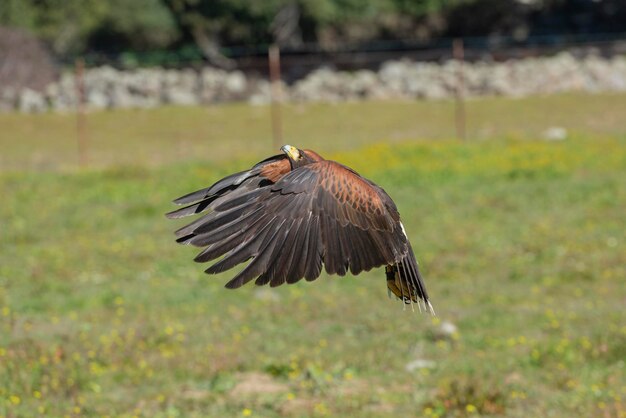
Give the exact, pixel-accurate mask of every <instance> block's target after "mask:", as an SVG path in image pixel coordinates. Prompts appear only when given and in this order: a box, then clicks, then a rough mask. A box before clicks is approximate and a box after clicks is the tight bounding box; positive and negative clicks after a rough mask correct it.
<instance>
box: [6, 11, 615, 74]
mask: <svg viewBox="0 0 626 418" xmlns="http://www.w3.org/2000/svg"><path fill="white" fill-rule="evenodd" d="M0 26H9V27H18V28H23V29H25V30H28V31H30V32H31V33H33V34H35V35H36V36H37V37H39V38H40V39H42V40H43V41H44V42H46V43H47V44H48V45H49V46H50V48H51V49H52V50H53V51H54V52H55V53H56V54H57V55H58V56H61V57H67V56H72V55H75V54H82V53H85V52H103V53H112V54H116V53H120V52H122V51H135V52H141V51H152V50H174V49H179V48H182V47H184V46H189V45H193V46H194V47H197V48H199V49H200V50H201V51H202V53H203V55H204V56H205V57H206V58H208V59H209V60H211V61H214V63H216V64H219V65H223V66H228V65H230V63H229V60H228V58H226V57H225V56H224V55H223V54H222V53H221V50H222V47H223V46H228V45H266V44H268V43H272V42H277V43H279V44H281V45H284V46H290V47H295V48H297V47H299V46H301V45H303V44H304V43H307V42H314V43H318V44H320V45H321V46H322V47H323V48H332V47H333V46H335V45H337V44H342V43H346V42H348V43H367V42H372V41H375V40H398V39H403V40H406V39H410V40H416V41H424V42H427V41H429V40H434V39H437V38H439V37H447V36H485V35H493V34H497V35H504V36H513V37H516V38H519V39H520V40H523V39H524V37H528V36H531V35H537V34H555V33H606V32H618V31H623V32H626V1H624V0H258V1H257V0H2V1H0Z"/></svg>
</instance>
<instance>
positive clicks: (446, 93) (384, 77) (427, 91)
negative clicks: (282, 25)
mask: <svg viewBox="0 0 626 418" xmlns="http://www.w3.org/2000/svg"><path fill="white" fill-rule="evenodd" d="M458 68H459V63H458V62H456V61H447V62H444V63H426V62H417V63H416V62H410V61H388V62H386V63H384V64H383V65H382V66H381V68H380V69H379V70H378V71H370V70H360V71H356V72H342V71H334V70H331V69H328V68H320V69H318V70H315V71H313V72H311V73H309V74H308V75H307V76H306V77H305V78H303V79H301V80H298V81H296V82H295V83H294V84H293V85H290V86H286V85H283V95H284V97H285V99H287V100H290V101H296V102H309V101H331V102H335V101H345V100H362V99H381V100H382V99H398V98H399V99H445V98H449V97H452V96H453V95H454V94H455V89H456V86H457V83H458ZM464 79H465V91H466V94H467V95H468V96H485V95H502V96H526V95H533V94H550V93H558V92H565V91H585V92H600V91H626V57H623V56H618V57H613V58H602V57H599V56H597V55H587V56H586V57H584V58H576V57H574V56H573V55H572V54H570V53H568V52H564V53H561V54H559V55H556V56H553V57H542V58H527V59H520V60H511V61H506V62H487V61H482V62H475V63H465V64H464ZM85 97H86V101H87V106H88V107H89V108H92V109H108V108H129V107H136V108H145V107H154V106H160V105H168V104H169V105H198V104H209V103H218V102H232V101H248V102H250V103H251V104H264V103H267V102H269V98H270V87H269V83H268V81H267V80H265V79H262V78H258V77H257V78H255V77H247V76H246V75H244V74H243V73H242V72H240V71H232V72H225V71H222V70H219V69H215V68H210V67H207V68H204V69H203V70H201V71H195V70H191V69H184V70H166V69H160V68H151V69H138V70H134V71H119V70H116V69H113V68H111V67H99V68H93V69H89V70H87V71H86V72H85ZM76 101H77V95H76V85H75V80H74V76H73V74H71V73H66V74H64V75H62V77H61V79H60V80H59V81H58V82H56V83H52V84H49V85H48V86H47V87H46V88H45V90H44V91H43V92H37V91H34V90H29V89H23V90H20V91H15V90H12V89H10V88H5V89H2V90H0V110H18V111H22V112H41V111H47V110H55V111H68V110H72V109H74V107H75V105H76Z"/></svg>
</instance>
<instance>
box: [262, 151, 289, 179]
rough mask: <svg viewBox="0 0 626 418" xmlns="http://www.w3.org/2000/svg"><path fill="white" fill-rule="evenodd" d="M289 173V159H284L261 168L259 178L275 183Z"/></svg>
mask: <svg viewBox="0 0 626 418" xmlns="http://www.w3.org/2000/svg"><path fill="white" fill-rule="evenodd" d="M290 171H291V164H290V163H289V159H288V158H287V157H285V158H283V159H281V160H278V161H273V162H271V163H267V164H265V165H264V166H263V168H261V176H263V177H265V178H266V179H268V180H269V181H271V182H272V183H276V182H277V181H278V180H280V179H281V178H282V177H283V176H284V175H285V174H287V173H289V172H290Z"/></svg>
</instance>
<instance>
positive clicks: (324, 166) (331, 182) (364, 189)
mask: <svg viewBox="0 0 626 418" xmlns="http://www.w3.org/2000/svg"><path fill="white" fill-rule="evenodd" d="M314 165H315V166H317V167H316V168H317V169H318V171H319V173H320V175H321V181H320V186H321V187H322V188H323V189H324V190H326V191H327V192H328V193H330V194H331V195H332V196H334V198H335V199H336V201H337V203H338V204H339V205H340V206H342V207H344V208H345V209H346V210H345V211H343V212H345V213H346V214H348V213H349V212H350V211H355V212H358V213H360V214H363V215H365V218H364V219H362V218H361V217H360V216H354V217H353V218H352V217H350V216H349V214H348V216H349V217H350V221H351V222H354V223H356V224H358V225H359V226H361V227H367V225H369V224H371V225H374V226H375V227H377V228H382V229H388V228H392V224H393V221H394V220H393V219H392V218H391V217H390V215H389V213H388V211H387V210H386V208H385V204H384V202H383V200H382V198H381V196H380V194H379V192H378V190H377V189H376V188H375V187H373V186H372V185H371V184H370V183H368V182H367V181H366V180H365V179H363V178H362V177H361V176H359V175H358V174H357V173H356V172H354V171H352V170H350V169H348V168H347V167H345V166H343V165H341V164H339V163H336V162H334V161H323V162H320V163H317V164H314Z"/></svg>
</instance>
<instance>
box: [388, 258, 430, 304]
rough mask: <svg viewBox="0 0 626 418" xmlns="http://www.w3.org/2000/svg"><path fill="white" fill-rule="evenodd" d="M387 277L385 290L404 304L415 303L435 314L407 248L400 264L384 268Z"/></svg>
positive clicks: (415, 263) (413, 259)
mask: <svg viewBox="0 0 626 418" xmlns="http://www.w3.org/2000/svg"><path fill="white" fill-rule="evenodd" d="M385 273H386V275H387V289H388V290H389V292H391V293H393V294H394V295H395V296H396V297H397V298H399V299H400V300H402V301H403V302H404V303H406V304H413V303H416V304H417V306H418V307H420V308H421V306H422V305H421V304H422V303H423V304H424V308H425V309H426V310H428V311H430V313H431V314H433V315H434V314H435V311H434V310H433V306H432V305H431V303H430V300H429V298H428V292H427V291H426V286H425V285H424V280H423V279H422V275H421V274H420V271H419V267H418V265H417V260H416V259H415V256H414V255H413V251H412V250H411V249H410V248H409V251H408V253H407V255H406V256H405V257H404V258H403V259H402V260H400V262H398V263H396V264H393V265H388V266H387V267H386V268H385Z"/></svg>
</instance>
